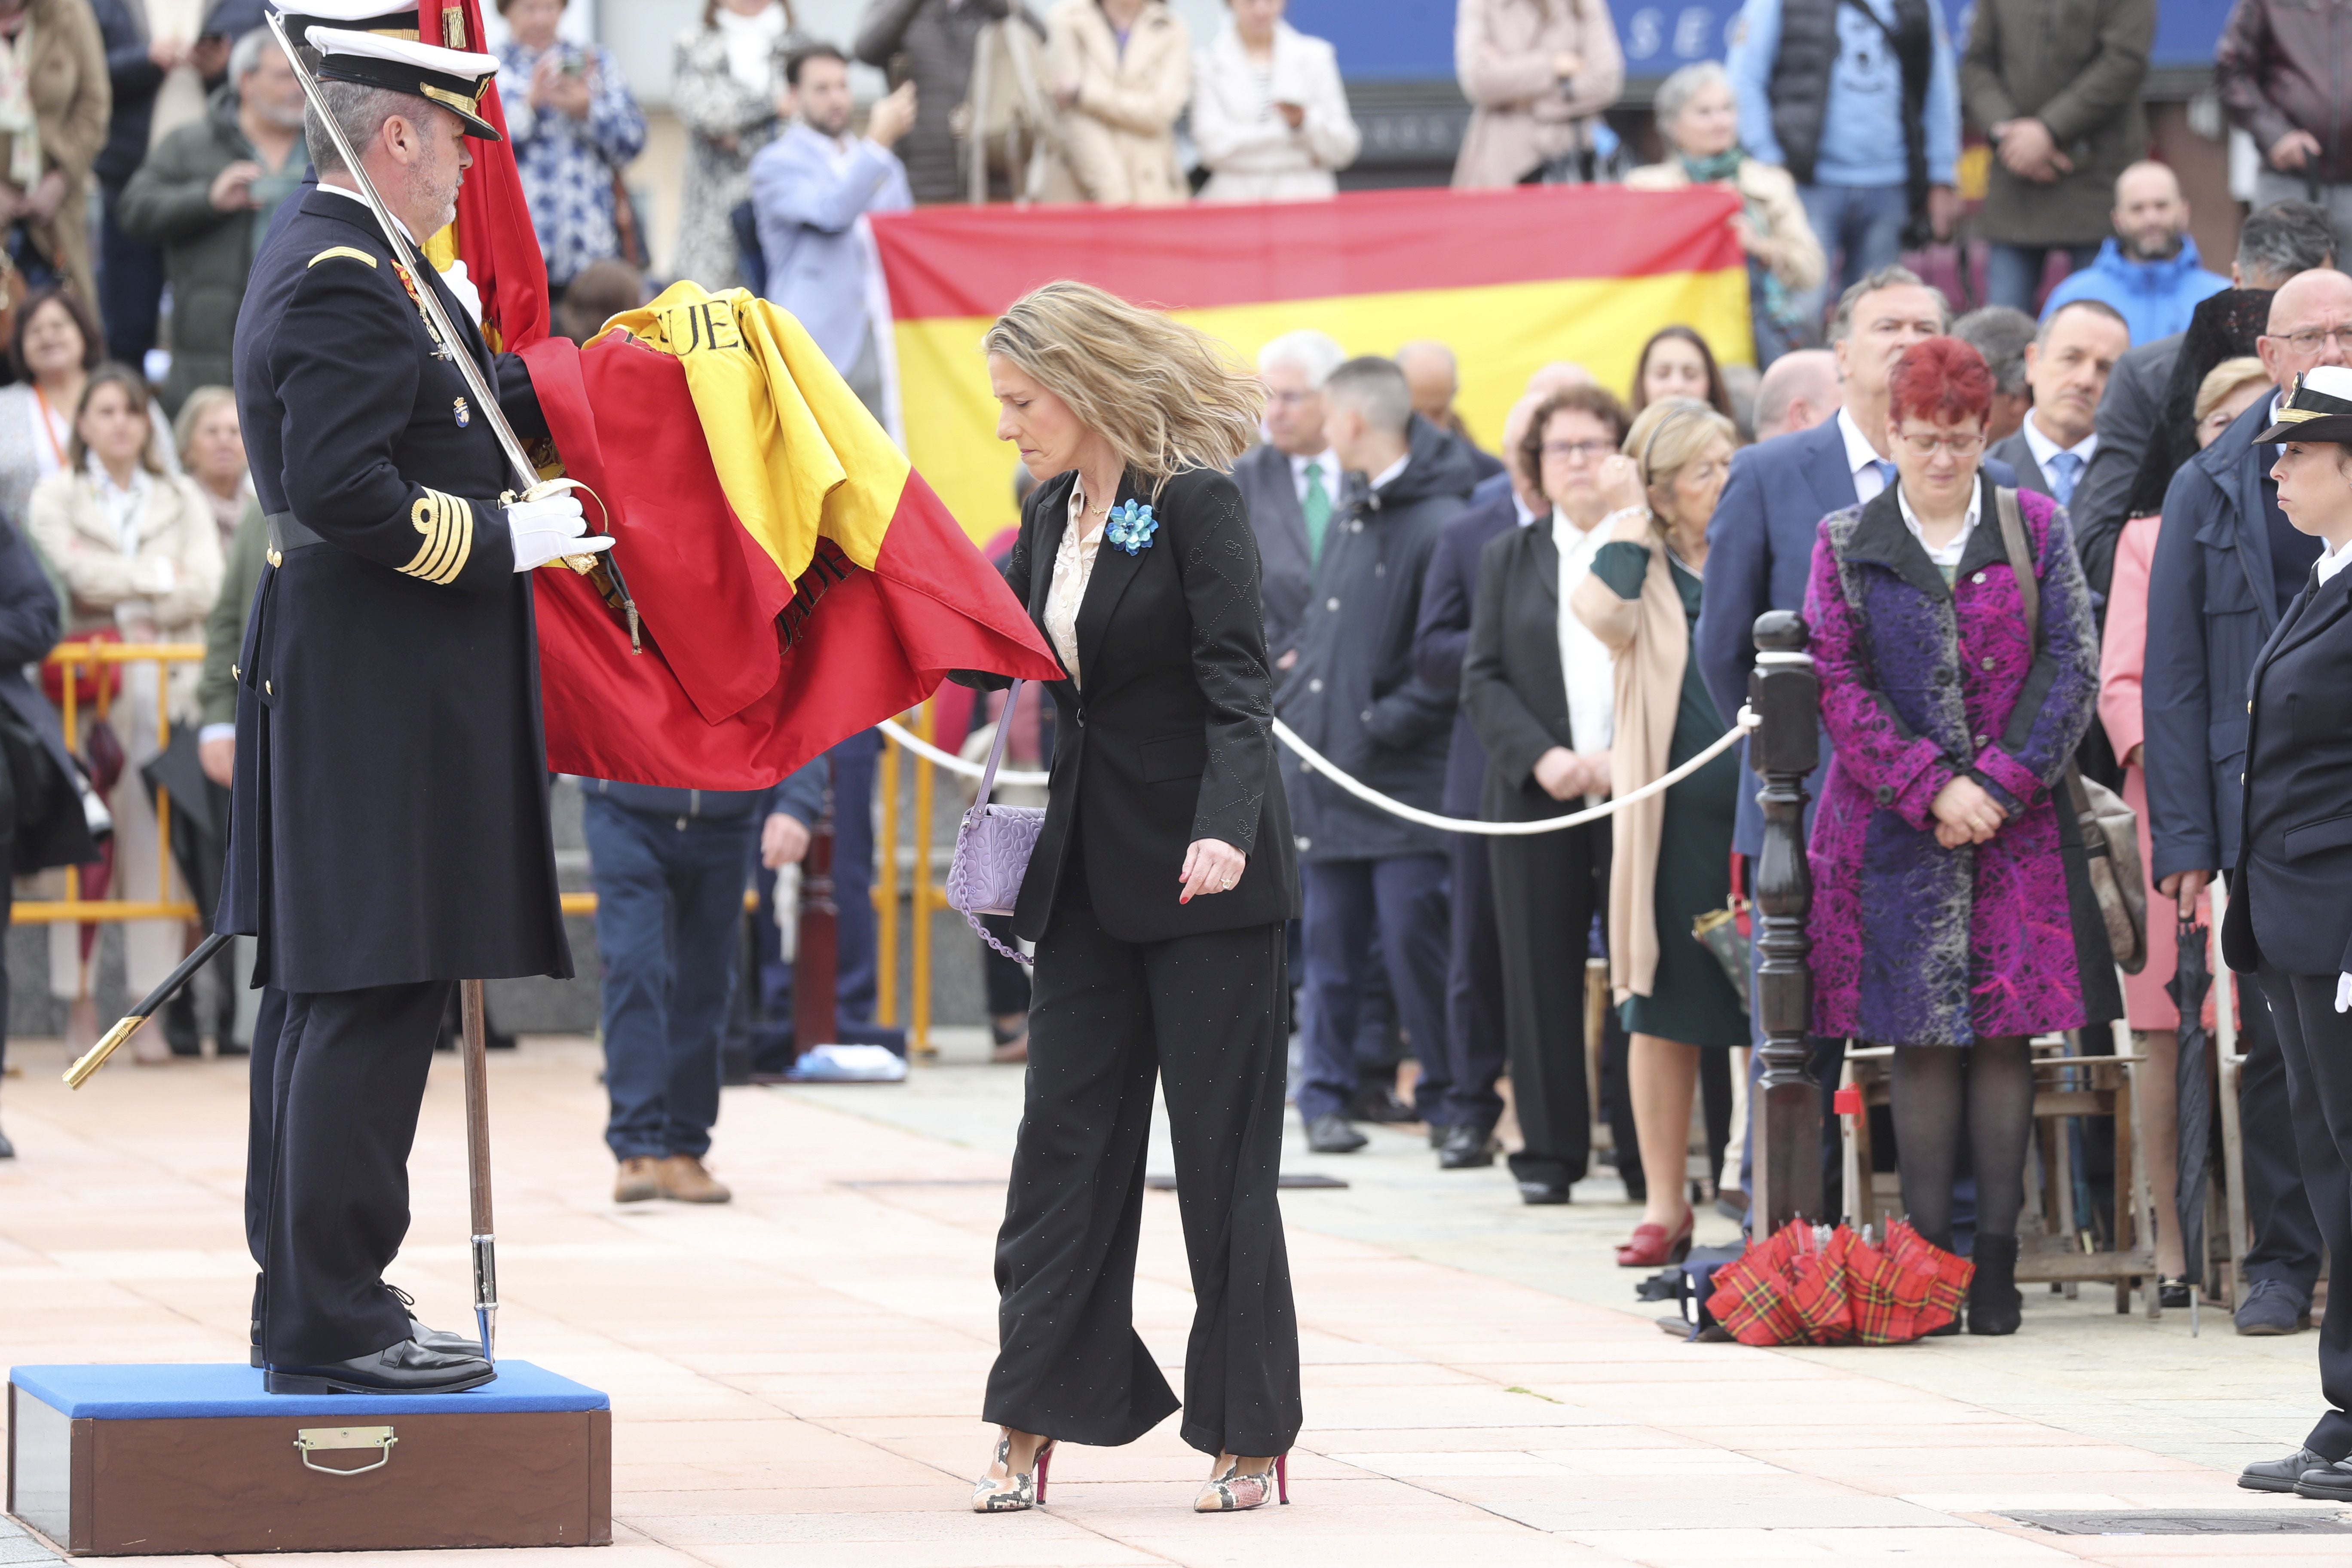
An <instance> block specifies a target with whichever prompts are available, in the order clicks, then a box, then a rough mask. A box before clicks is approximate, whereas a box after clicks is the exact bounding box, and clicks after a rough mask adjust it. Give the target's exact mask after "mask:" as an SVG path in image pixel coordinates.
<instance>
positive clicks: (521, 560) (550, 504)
mask: <svg viewBox="0 0 2352 1568" xmlns="http://www.w3.org/2000/svg"><path fill="white" fill-rule="evenodd" d="M507 531H509V533H510V534H512V535H513V536H514V569H515V570H516V571H518V572H529V571H532V570H534V569H535V568H538V567H541V566H544V565H546V564H547V563H549V562H551V561H552V560H554V559H555V558H556V557H557V556H559V555H591V554H593V553H595V552H597V551H600V550H610V549H611V548H613V538H612V535H610V534H605V533H600V534H596V535H594V536H593V537H591V536H590V535H589V532H588V521H587V519H586V518H585V516H583V514H582V512H581V510H580V503H579V502H578V501H576V500H572V496H571V493H570V492H569V491H566V492H564V493H562V494H560V495H551V496H549V497H547V498H546V499H545V500H519V501H517V502H515V503H514V505H512V506H510V507H509V508H507Z"/></svg>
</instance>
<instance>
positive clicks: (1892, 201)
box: [1797, 185, 1911, 321]
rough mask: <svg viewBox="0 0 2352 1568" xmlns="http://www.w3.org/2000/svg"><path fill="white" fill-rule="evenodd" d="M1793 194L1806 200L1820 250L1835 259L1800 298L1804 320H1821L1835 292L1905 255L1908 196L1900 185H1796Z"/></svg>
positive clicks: (1799, 198) (1839, 291)
mask: <svg viewBox="0 0 2352 1568" xmlns="http://www.w3.org/2000/svg"><path fill="white" fill-rule="evenodd" d="M1797 199H1798V200H1799V201H1801V202H1802V203H1804V204H1805V221H1807V222H1808V223H1810V224H1811V225H1812V226H1813V237H1815V238H1817V239H1819V240H1820V241H1821V242H1822V255H1823V256H1825V257H1827V256H1834V257H1837V258H1839V261H1838V265H1837V266H1836V267H1835V268H1832V269H1831V270H1830V272H1829V273H1828V275H1827V276H1826V277H1825V278H1824V279H1822V286H1821V287H1820V288H1819V289H1814V290H1812V291H1811V292H1810V293H1808V294H1806V295H1803V296H1801V297H1800V299H1799V300H1798V310H1799V311H1800V313H1801V315H1802V316H1803V318H1804V319H1805V320H1806V321H1819V320H1820V319H1821V316H1822V307H1823V306H1824V305H1826V304H1827V303H1829V302H1830V301H1831V300H1834V299H1835V298H1836V297H1837V295H1839V294H1842V293H1843V292H1844V291H1845V290H1846V289H1851V288H1853V286H1854V285H1855V284H1856V283H1859V282H1860V281H1862V279H1864V277H1866V276H1867V275H1869V274H1870V273H1873V272H1875V271H1877V270H1878V269H1879V268H1882V267H1892V266H1894V265H1895V263H1896V262H1897V261H1900V260H1901V259H1902V258H1903V226H1904V225H1905V224H1906V223H1907V222H1908V221H1909V220H1910V217H1911V195H1910V193H1909V192H1908V191H1907V190H1906V189H1905V188H1904V187H1903V186H1901V185H1799V186H1798V187H1797Z"/></svg>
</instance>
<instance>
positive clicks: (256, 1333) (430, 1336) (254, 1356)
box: [246, 1285, 482, 1366]
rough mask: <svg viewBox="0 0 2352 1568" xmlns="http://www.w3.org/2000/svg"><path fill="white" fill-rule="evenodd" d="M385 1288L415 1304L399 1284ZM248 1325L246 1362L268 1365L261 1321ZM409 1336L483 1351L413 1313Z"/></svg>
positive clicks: (457, 1349) (464, 1351) (442, 1346)
mask: <svg viewBox="0 0 2352 1568" xmlns="http://www.w3.org/2000/svg"><path fill="white" fill-rule="evenodd" d="M385 1289H388V1290H390V1291H391V1292H392V1293H393V1294H394V1295H395V1296H397V1297H399V1298H400V1300H401V1304H402V1305H403V1306H414V1305H415V1302H414V1301H413V1300H410V1298H409V1295H408V1292H407V1291H405V1290H403V1289H400V1287H398V1286H397V1285H389V1286H386V1287H385ZM247 1328H248V1329H249V1330H250V1331H252V1335H253V1343H252V1346H251V1348H250V1349H248V1350H247V1352H246V1364H247V1365H248V1366H268V1364H269V1363H268V1362H266V1361H264V1360H263V1359H262V1357H261V1323H260V1321H259V1320H258V1319H255V1320H252V1321H248V1322H247ZM408 1337H409V1338H410V1339H412V1340H415V1342H417V1343H418V1344H420V1345H423V1346H424V1347H425V1349H426V1350H429V1351H438V1352H441V1353H442V1354H443V1355H470V1356H478V1355H480V1354H481V1353H482V1345H481V1342H480V1341H478V1340H469V1339H467V1337H466V1336H465V1335H463V1334H453V1333H451V1332H449V1331H447V1330H446V1329H428V1328H426V1327H425V1325H424V1324H423V1323H420V1322H418V1321H416V1319H415V1316H413V1315H412V1316H411V1317H410V1318H409V1320H408Z"/></svg>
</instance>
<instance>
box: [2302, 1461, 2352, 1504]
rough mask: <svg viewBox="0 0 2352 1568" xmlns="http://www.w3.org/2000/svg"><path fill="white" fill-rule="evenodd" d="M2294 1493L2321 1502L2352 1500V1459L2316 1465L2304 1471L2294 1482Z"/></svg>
mask: <svg viewBox="0 0 2352 1568" xmlns="http://www.w3.org/2000/svg"><path fill="white" fill-rule="evenodd" d="M2294 1495H2295V1496H2297V1497H2307V1498H2316V1499H2317V1500H2319V1501H2321V1502H2352V1459H2338V1460H2336V1462H2335V1463H2334V1464H2332V1465H2327V1464H2321V1465H2315V1466H2313V1467H2312V1468H2310V1469H2307V1470H2305V1471H2304V1472H2303V1476H2302V1479H2299V1480H2297V1481H2296V1482H2295V1483H2294Z"/></svg>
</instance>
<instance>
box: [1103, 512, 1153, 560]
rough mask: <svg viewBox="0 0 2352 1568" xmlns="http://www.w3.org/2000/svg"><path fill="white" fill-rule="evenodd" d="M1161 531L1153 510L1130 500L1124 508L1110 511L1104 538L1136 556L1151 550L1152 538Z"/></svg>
mask: <svg viewBox="0 0 2352 1568" xmlns="http://www.w3.org/2000/svg"><path fill="white" fill-rule="evenodd" d="M1159 531H1160V520H1159V519H1158V518H1156V517H1154V516H1152V515H1151V509H1150V507H1148V506H1145V505H1144V504H1143V503H1142V502H1140V501H1136V500H1129V501H1128V502H1127V503H1126V504H1125V505H1124V506H1115V507H1113V508H1111V509H1110V517H1109V520H1108V523H1107V525H1106V526H1105V528H1104V530H1103V537H1104V538H1105V539H1108V540H1109V541H1110V542H1112V543H1113V544H1116V545H1118V547H1119V548H1120V549H1121V550H1124V551H1126V552H1128V553H1129V555H1135V554H1139V553H1141V552H1143V551H1146V550H1149V549H1150V548H1151V536H1152V535H1153V534H1155V533H1157V532H1159Z"/></svg>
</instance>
